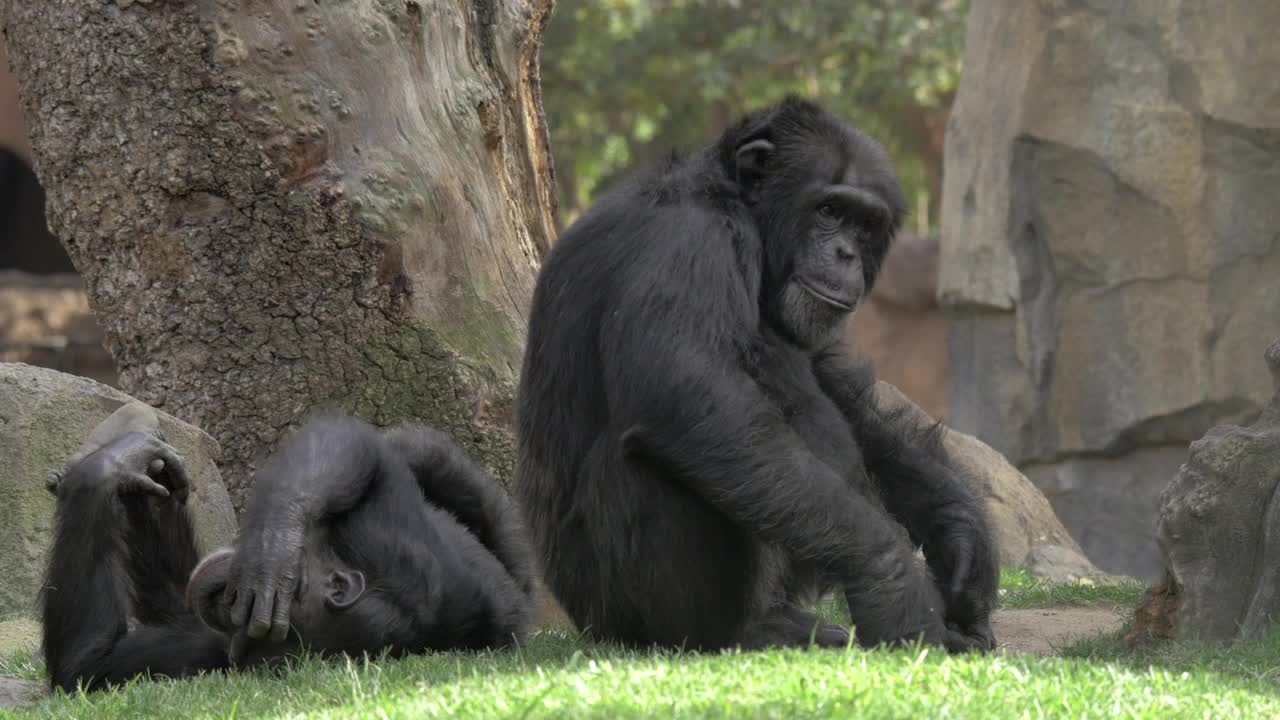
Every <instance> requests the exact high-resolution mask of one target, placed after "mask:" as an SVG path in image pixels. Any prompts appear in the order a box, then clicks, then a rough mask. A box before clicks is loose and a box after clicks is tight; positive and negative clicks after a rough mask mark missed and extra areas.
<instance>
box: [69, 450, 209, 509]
mask: <svg viewBox="0 0 1280 720" xmlns="http://www.w3.org/2000/svg"><path fill="white" fill-rule="evenodd" d="M77 490H79V491H84V490H88V491H95V492H111V493H114V494H117V495H121V496H123V495H137V494H144V495H153V496H156V497H162V498H170V497H171V498H173V499H174V500H176V501H177V502H178V503H179V504H182V503H185V502H186V501H187V498H188V497H189V496H190V493H191V479H190V477H189V476H188V475H187V469H186V465H185V464H184V463H183V460H182V456H181V455H180V454H178V451H177V450H175V449H174V448H173V447H172V446H170V445H169V444H167V443H166V442H164V440H163V439H162V437H161V436H160V435H159V433H151V432H131V433H127V434H125V435H121V436H120V437H118V438H116V439H114V440H112V441H110V442H108V443H107V444H106V445H103V446H102V447H101V448H98V449H97V450H95V451H94V452H92V453H91V454H89V455H88V456H86V457H85V458H84V459H83V460H81V461H80V462H79V463H77V464H76V465H75V466H74V467H73V468H71V469H70V470H69V471H68V472H66V473H65V474H63V475H62V476H61V478H59V480H58V482H57V485H56V487H55V488H54V491H55V492H56V493H57V494H59V495H61V494H63V493H67V492H73V491H77Z"/></svg>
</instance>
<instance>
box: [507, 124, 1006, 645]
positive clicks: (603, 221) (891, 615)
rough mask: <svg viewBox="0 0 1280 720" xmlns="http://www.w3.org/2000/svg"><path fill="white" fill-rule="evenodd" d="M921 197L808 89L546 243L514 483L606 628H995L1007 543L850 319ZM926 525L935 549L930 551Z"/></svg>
mask: <svg viewBox="0 0 1280 720" xmlns="http://www.w3.org/2000/svg"><path fill="white" fill-rule="evenodd" d="M904 215H905V210H904V200H903V194H902V191H901V189H900V187H899V185H898V181H897V178H896V176H895V173H894V170H893V168H892V166H891V165H890V163H889V160H888V158H887V157H886V155H885V153H884V151H883V150H882V148H881V147H880V146H879V145H877V144H876V143H875V142H873V141H872V140H870V139H869V138H867V137H866V136H864V135H863V134H862V133H860V132H858V131H857V130H855V129H853V128H850V127H848V126H847V125H845V124H844V123H842V122H841V121H839V120H838V119H836V118H835V117H833V116H832V115H830V114H828V113H827V112H825V111H824V110H822V109H821V108H819V107H817V106H815V105H813V104H811V103H808V102H804V101H800V100H796V99H789V100H787V101H786V102H784V103H782V104H781V105H779V106H778V107H774V108H771V109H768V110H765V111H762V112H759V113H756V114H753V115H751V116H749V117H747V118H745V119H743V120H742V121H741V122H740V123H739V124H737V125H736V126H735V127H732V128H730V129H729V130H727V131H726V132H725V133H724V134H723V135H722V136H721V138H720V139H719V141H718V142H716V143H715V144H714V145H713V146H711V147H709V148H707V149H706V150H704V151H702V152H700V153H697V154H694V155H693V156H691V157H688V158H685V159H677V160H674V161H672V162H671V163H670V164H668V165H666V166H665V167H663V168H662V169H660V170H659V171H658V172H656V173H654V174H650V175H648V176H644V177H641V178H639V179H638V180H634V181H632V182H631V183H629V184H627V185H625V186H623V187H622V188H621V189H619V190H617V191H616V192H614V193H612V194H611V195H609V196H607V197H605V198H604V199H602V200H601V201H600V202H599V204H598V205H597V206H596V207H595V208H593V209H592V210H590V211H589V212H588V213H587V214H586V215H584V216H583V217H582V218H580V219H579V220H578V221H577V222H576V223H574V224H573V226H571V227H570V228H569V229H568V230H567V231H566V232H565V233H564V235H563V236H562V237H561V238H560V239H559V241H558V242H557V243H556V245H555V246H554V247H553V248H552V250H551V252H550V254H549V255H548V256H547V258H546V261H545V262H544V264H543V266H542V270H541V273H540V275H539V278H538V283H537V287H536V290H535V293H534V299H533V307H532V311H531V314H530V322H529V334H528V345H527V348H526V353H525V360H524V369H523V373H522V376H521V384H520V388H519V397H518V403H517V434H518V440H519V458H518V464H517V470H518V477H517V481H516V489H517V491H518V492H519V493H520V494H521V501H522V503H521V504H522V505H523V507H524V510H525V512H526V514H527V518H528V520H529V523H530V530H531V532H532V535H533V540H534V544H535V547H536V549H537V550H538V552H539V553H540V556H541V557H540V561H541V565H542V567H544V568H545V570H546V572H547V580H548V583H549V585H550V587H551V589H552V590H553V591H554V593H555V594H556V595H557V597H558V599H559V600H560V602H561V603H562V604H563V605H564V607H565V609H566V611H567V612H568V613H569V615H570V616H571V617H572V618H573V620H574V621H575V622H576V623H577V624H578V626H579V627H580V628H582V629H584V630H587V631H589V632H591V633H594V634H595V635H597V636H599V637H603V638H608V639H612V640H617V641H621V642H624V643H628V644H638V645H647V644H659V645H668V646H684V647H689V648H701V649H714V648H723V647H727V646H739V647H762V646H769V645H801V644H807V643H808V642H810V641H811V640H814V641H816V642H817V643H818V644H820V645H843V644H845V643H846V642H848V640H849V634H848V632H847V631H846V630H845V629H844V628H842V627H839V626H834V625H826V624H821V623H819V622H818V618H817V617H816V616H815V615H814V614H813V613H812V612H810V611H809V610H808V609H807V608H806V607H804V606H805V605H806V604H808V603H809V602H811V601H812V599H813V598H814V597H815V595H816V594H817V593H819V592H820V591H823V590H824V589H827V588H836V589H839V590H840V591H841V592H843V593H844V595H845V597H846V598H847V600H848V605H849V612H850V615H851V616H852V620H853V623H854V624H855V627H856V637H857V639H858V641H859V642H860V643H862V644H864V645H875V644H878V643H880V642H889V643H893V642H899V641H908V640H911V639H914V638H917V637H921V636H922V637H923V639H924V640H925V641H926V642H929V643H935V644H939V645H943V646H945V647H946V648H948V649H949V650H952V651H962V650H966V649H972V648H978V649H986V648H990V647H991V646H992V644H993V636H992V633H991V627H990V613H991V609H992V605H993V600H994V596H995V590H996V579H997V569H998V568H997V565H996V556H995V553H994V547H993V541H992V538H991V533H990V531H989V529H988V525H987V521H986V519H985V518H984V511H983V509H982V506H981V503H980V502H978V501H977V500H976V499H975V497H974V496H973V494H971V492H970V491H969V490H968V489H966V486H965V485H964V483H963V481H962V479H961V478H960V477H958V476H957V475H956V473H955V472H954V471H953V470H952V469H951V468H950V467H949V465H948V463H947V459H946V457H945V455H944V453H943V452H942V448H941V446H940V443H939V441H938V440H939V437H938V436H939V433H938V432H936V431H935V430H934V429H933V428H932V427H927V426H922V425H919V424H918V423H916V422H914V421H912V420H911V419H910V418H909V417H908V416H906V415H903V414H900V413H893V412H889V411H887V410H886V409H884V408H882V407H881V406H880V405H879V404H878V403H877V401H876V397H875V394H874V392H873V388H874V378H873V376H872V374H871V372H870V371H869V370H868V369H866V368H864V367H862V366H861V365H859V364H856V363H854V362H852V361H851V360H850V359H849V358H848V355H847V353H845V352H844V351H842V350H841V349H840V348H839V347H837V345H836V340H837V338H839V336H841V334H842V330H843V327H844V324H845V320H846V319H847V318H848V317H849V316H850V315H851V314H852V313H853V311H854V308H855V306H857V304H858V303H859V301H861V300H862V299H863V298H864V297H865V296H866V293H867V291H868V289H869V288H870V287H871V285H872V282H873V281H874V280H875V277H876V273H877V270H878V268H879V265H880V262H881V261H882V260H883V258H884V256H885V253H886V251H887V250H888V247H889V244H890V241H891V240H892V238H893V236H894V234H895V233H896V231H897V230H898V228H899V227H900V225H901V223H902V220H903V217H904ZM916 547H920V548H922V549H923V551H924V554H925V558H926V564H921V563H918V562H917V561H916V558H915V548H916Z"/></svg>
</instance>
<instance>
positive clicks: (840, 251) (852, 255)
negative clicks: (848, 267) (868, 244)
mask: <svg viewBox="0 0 1280 720" xmlns="http://www.w3.org/2000/svg"><path fill="white" fill-rule="evenodd" d="M836 257H837V258H839V259H840V261H841V262H851V261H853V260H856V259H857V257H858V251H857V250H856V249H854V247H853V243H851V242H849V241H848V240H844V239H840V240H836Z"/></svg>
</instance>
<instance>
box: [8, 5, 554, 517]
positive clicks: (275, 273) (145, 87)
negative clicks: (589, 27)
mask: <svg viewBox="0 0 1280 720" xmlns="http://www.w3.org/2000/svg"><path fill="white" fill-rule="evenodd" d="M551 5H552V0H530V1H529V2H521V1H520V0H472V1H465V0H452V1H449V2H445V1H441V2H433V1H431V0H346V1H340V0H289V1H284V0H280V1H277V2H265V1H263V0H198V1H195V2H176V1H170V0H114V1H105V2H92V1H89V0H42V1H41V2H8V3H7V4H6V3H5V2H0V23H2V26H3V31H4V33H5V39H6V41H7V43H8V48H9V54H10V59H11V62H12V64H13V67H14V71H15V73H16V75H17V77H18V81H19V91H20V95H21V100H22V106H23V110H24V113H25V116H26V119H27V121H28V123H29V125H30V127H31V135H32V146H33V148H34V154H35V161H36V168H37V171H38V173H39V176H40V179H41V181H42V182H43V184H44V186H45V187H46V188H47V189H48V193H49V196H48V214H49V219H50V224H51V227H52V228H53V231H54V233H55V234H56V236H57V237H59V238H60V239H61V240H62V241H63V242H64V243H65V244H66V246H67V248H68V251H69V252H70V254H71V256H72V258H73V260H74V262H75V264H76V267H77V269H78V270H79V271H80V272H81V273H82V274H83V275H84V277H85V281H86V286H87V288H88V292H89V296H90V300H91V303H92V305H93V308H94V310H95V312H96V313H97V315H98V318H99V321H100V322H101V323H102V326H103V328H104V330H105V332H106V335H107V343H108V347H109V349H110V350H111V352H112V354H113V355H114V356H115V359H116V361H117V363H118V364H119V367H120V380H121V384H122V385H123V386H124V388H125V389H127V390H128V391H129V392H130V393H132V394H134V395H135V396H136V397H138V398H140V399H142V400H144V401H145V402H147V403H149V404H151V405H153V406H156V407H160V408H163V409H164V410H165V411H167V412H169V413H172V414H174V415H177V416H179V417H181V418H183V419H185V420H188V421H189V422H192V423H194V424H196V425H198V426H200V427H202V428H203V429H205V430H206V431H208V432H209V433H210V434H212V435H213V436H214V437H215V438H216V439H217V440H218V441H219V442H220V443H221V444H222V447H223V477H224V478H225V479H226V480H227V484H228V489H229V490H230V492H231V494H232V498H233V500H234V502H235V504H236V506H237V507H238V508H239V507H241V506H242V505H243V501H244V498H245V495H246V491H247V490H248V489H249V488H250V485H251V482H252V470H253V468H254V466H255V465H256V464H259V463H260V462H261V460H262V459H263V457H264V454H265V453H268V452H270V451H271V450H272V449H274V447H275V446H276V445H277V443H278V442H279V441H280V440H281V439H282V437H283V436H284V435H285V434H286V433H287V432H288V431H289V430H290V429H291V428H294V427H296V426H297V425H298V424H299V423H300V422H302V421H303V420H304V419H305V417H306V416H307V414H308V413H310V412H312V411H315V410H343V411H350V412H354V413H356V414H358V415H360V416H361V417H364V418H366V419H368V420H370V421H372V422H374V423H375V424H378V425H389V424H393V423H396V422H400V421H405V420H417V421H422V422H426V423H429V424H431V425H433V426H435V427H438V428H440V429H442V430H445V431H448V432H450V433H452V434H453V435H454V436H455V437H456V438H458V439H459V440H460V441H461V442H462V443H463V444H464V445H465V446H466V447H467V448H468V450H469V451H471V452H472V454H473V456H474V457H476V458H477V459H478V460H480V461H481V462H483V463H484V464H485V465H487V466H488V468H489V469H490V470H491V471H493V472H494V473H495V474H497V475H498V476H499V477H502V478H508V477H509V476H510V471H511V466H512V462H513V460H512V454H511V439H510V435H509V433H510V412H511V402H512V397H513V392H514V385H515V380H516V375H517V372H518V370H519V366H520V359H521V354H522V351H523V347H524V333H525V327H526V318H525V312H526V308H527V306H528V302H529V299H530V296H531V293H532V289H533V284H534V279H535V276H536V272H537V267H538V263H539V260H540V258H541V255H542V253H543V252H544V251H545V249H546V248H547V247H548V246H549V244H550V241H551V238H552V235H553V233H554V212H555V208H554V206H553V198H554V194H553V193H554V185H553V182H552V166H551V160H550V152H549V149H548V146H547V136H546V129H545V124H544V121H543V115H542V109H541V99H540V96H539V85H538V71H537V68H538V48H539V42H540V37H541V34H542V29H543V27H544V25H545V23H546V22H547V19H548V17H549V15H550V12H551Z"/></svg>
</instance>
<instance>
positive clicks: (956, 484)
mask: <svg viewBox="0 0 1280 720" xmlns="http://www.w3.org/2000/svg"><path fill="white" fill-rule="evenodd" d="M814 369H815V371H816V373H817V376H818V380H819V383H820V384H821V385H822V387H823V389H824V390H825V391H826V392H827V394H828V395H829V396H830V397H831V398H832V399H833V400H835V402H836V404H837V405H838V406H839V407H840V410H841V412H842V413H843V414H844V416H845V417H846V418H847V419H848V420H849V422H850V424H851V425H852V426H853V428H854V433H855V435H856V437H857V439H858V445H859V447H860V448H861V449H862V451H863V455H864V458H863V459H864V461H865V463H866V466H867V469H868V471H869V472H870V473H871V475H872V476H873V477H875V478H876V480H877V481H878V486H879V487H880V489H881V491H882V493H883V496H884V500H885V505H886V506H887V507H888V509H889V512H890V513H892V514H893V515H894V517H895V518H897V519H898V521H899V522H901V523H902V524H903V525H904V526H905V527H906V528H907V531H908V532H909V533H910V535H911V538H912V541H913V542H915V543H917V544H919V545H920V546H922V547H923V549H924V553H925V558H926V560H927V561H928V563H929V567H930V568H931V569H932V570H933V572H934V574H935V575H936V576H937V578H938V580H939V582H940V583H941V585H942V587H943V589H944V593H945V594H946V595H947V599H948V619H949V620H952V621H954V622H957V623H959V624H960V625H962V626H965V627H968V626H970V625H972V624H973V623H980V622H983V621H985V620H986V619H987V616H988V615H989V614H990V612H991V609H992V606H993V604H994V600H995V593H996V585H997V583H998V581H999V564H998V561H997V558H996V553H995V548H994V544H993V540H992V537H991V531H990V529H989V527H988V522H987V518H986V513H985V512H984V509H983V506H982V503H981V501H980V500H979V499H978V498H977V497H976V496H975V495H974V494H973V492H972V491H971V490H970V489H969V488H968V487H967V486H966V485H965V484H964V482H963V481H962V480H961V478H960V477H959V476H958V475H957V474H956V472H955V471H954V470H953V469H952V468H951V466H950V465H949V463H948V462H947V457H946V453H945V450H944V449H943V447H942V443H941V433H942V426H941V425H938V424H934V423H922V422H920V420H919V419H918V418H917V417H915V416H914V415H913V414H911V413H909V412H906V411H900V412H895V411H889V410H885V409H882V408H881V407H880V406H879V405H878V404H877V402H876V398H875V377H874V375H873V374H872V373H871V371H870V369H869V368H867V367H865V366H863V365H859V364H857V363H855V362H854V361H852V360H851V359H850V358H849V357H848V356H847V355H846V354H844V353H842V352H839V351H831V352H828V353H824V354H823V355H822V356H820V357H819V358H818V359H817V360H815V363H814Z"/></svg>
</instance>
